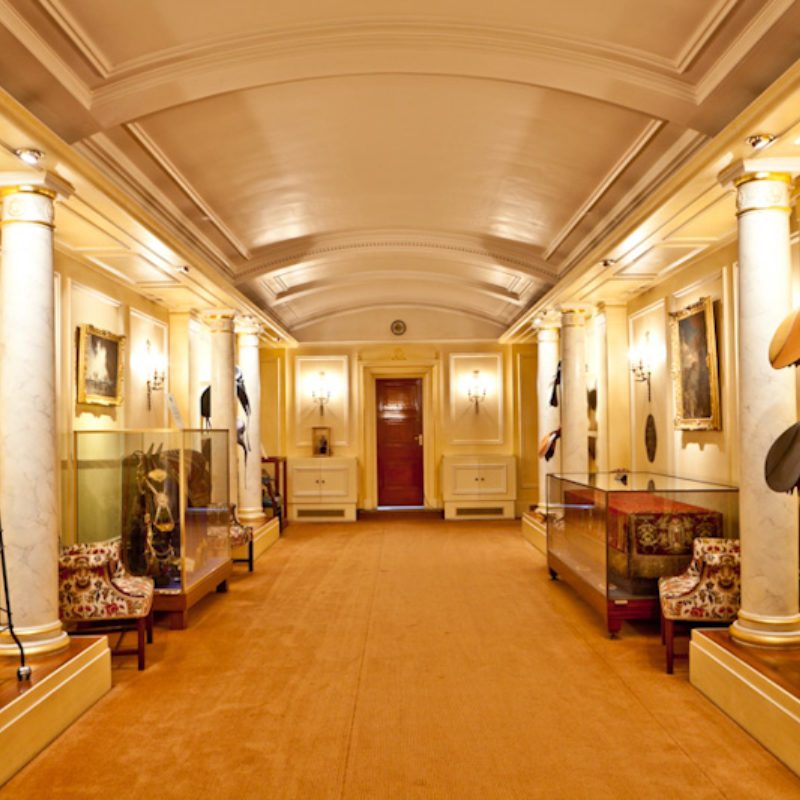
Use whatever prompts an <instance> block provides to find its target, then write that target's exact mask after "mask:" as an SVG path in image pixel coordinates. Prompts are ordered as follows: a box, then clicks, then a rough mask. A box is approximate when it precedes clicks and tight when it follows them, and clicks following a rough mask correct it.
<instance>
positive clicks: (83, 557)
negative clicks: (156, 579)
mask: <svg viewBox="0 0 800 800" xmlns="http://www.w3.org/2000/svg"><path fill="white" fill-rule="evenodd" d="M58 581H59V591H58V600H59V606H60V615H61V619H62V620H63V621H64V622H67V623H73V625H74V626H75V627H76V628H77V629H78V630H86V629H87V628H88V627H90V626H91V627H92V628H93V629H96V630H97V631H98V632H100V631H111V630H117V631H119V630H124V628H125V627H126V624H125V623H135V626H136V630H137V634H138V642H137V647H136V649H125V650H122V649H119V648H118V649H116V650H114V652H115V653H116V654H118V655H131V654H133V653H136V654H137V655H138V657H139V669H144V662H145V656H144V645H145V635H146V636H147V641H148V642H152V641H153V580H152V578H148V577H138V576H135V575H131V574H130V573H128V572H127V570H126V569H125V567H124V566H123V564H122V560H121V558H120V542H119V540H118V539H115V540H113V541H109V542H94V543H91V544H73V545H69V546H68V547H66V548H64V549H63V550H62V552H61V555H60V557H59V564H58Z"/></svg>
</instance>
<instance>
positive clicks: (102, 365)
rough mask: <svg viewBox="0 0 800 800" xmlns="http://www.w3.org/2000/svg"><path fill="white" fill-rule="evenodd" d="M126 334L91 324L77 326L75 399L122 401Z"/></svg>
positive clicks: (99, 402) (97, 402) (98, 402)
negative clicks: (76, 386) (76, 389)
mask: <svg viewBox="0 0 800 800" xmlns="http://www.w3.org/2000/svg"><path fill="white" fill-rule="evenodd" d="M124 364H125V337H124V336H120V335H118V334H116V333H111V332H110V331H104V330H101V329H100V328H95V327H94V325H79V326H78V402H79V403H86V404H90V405H100V406H118V405H121V404H122V380H123V374H124Z"/></svg>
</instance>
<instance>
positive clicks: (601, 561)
mask: <svg viewBox="0 0 800 800" xmlns="http://www.w3.org/2000/svg"><path fill="white" fill-rule="evenodd" d="M738 493H739V492H738V489H736V488H735V487H732V486H724V485H720V484H713V483H704V482H701V481H694V480H688V479H685V478H675V477H671V476H667V475H657V474H654V473H647V472H629V473H622V474H618V473H595V474H592V473H583V474H552V475H548V476H547V512H548V513H547V566H548V568H549V570H550V575H551V577H553V578H556V577H558V578H560V579H562V580H564V581H565V582H567V583H569V584H570V586H572V587H573V588H574V589H575V590H576V591H577V592H578V593H579V594H580V595H581V596H582V597H583V598H584V599H586V600H587V601H588V602H589V603H590V604H591V605H592V606H594V607H595V608H596V609H597V610H598V611H600V612H601V613H602V614H603V616H604V618H605V621H606V625H607V627H608V632H609V633H610V634H611V635H612V636H614V635H616V634H617V633H618V632H619V630H620V627H621V626H622V622H623V620H626V619H647V618H651V617H652V618H657V616H658V578H659V577H661V576H662V575H677V574H679V573H681V572H684V571H685V569H686V568H687V566H688V565H689V562H690V560H691V555H692V541H693V539H694V538H695V537H698V536H707V537H723V538H729V539H735V538H738V535H739V533H738V531H739V525H738V508H739V505H738Z"/></svg>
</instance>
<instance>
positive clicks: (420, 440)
mask: <svg viewBox="0 0 800 800" xmlns="http://www.w3.org/2000/svg"><path fill="white" fill-rule="evenodd" d="M414 438H415V439H416V440H417V444H418V445H419V446H420V447H422V434H421V433H418V434H417V435H416V436H415V437H414Z"/></svg>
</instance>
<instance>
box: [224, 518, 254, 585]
mask: <svg viewBox="0 0 800 800" xmlns="http://www.w3.org/2000/svg"><path fill="white" fill-rule="evenodd" d="M228 531H229V535H230V539H231V550H235V549H236V548H237V547H245V546H246V547H247V558H234V559H233V560H234V562H236V563H237V564H239V563H242V564H247V567H248V571H249V572H252V571H253V526H252V525H243V524H242V523H241V522H240V521H239V517H238V516H237V515H236V505H235V504H234V505H232V506H231V522H230V526H229V528H228Z"/></svg>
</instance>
